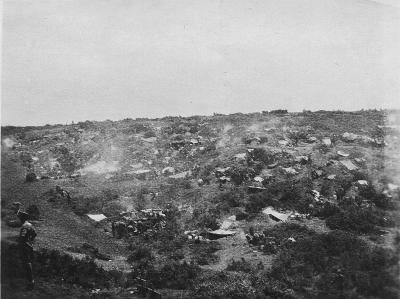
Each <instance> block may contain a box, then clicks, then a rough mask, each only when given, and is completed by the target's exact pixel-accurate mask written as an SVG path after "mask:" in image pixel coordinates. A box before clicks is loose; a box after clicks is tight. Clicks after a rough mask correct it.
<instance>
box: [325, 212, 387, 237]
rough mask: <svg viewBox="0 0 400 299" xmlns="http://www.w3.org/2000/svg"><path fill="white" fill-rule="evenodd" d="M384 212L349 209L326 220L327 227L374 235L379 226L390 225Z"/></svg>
mask: <svg viewBox="0 0 400 299" xmlns="http://www.w3.org/2000/svg"><path fill="white" fill-rule="evenodd" d="M385 219H386V218H385V217H384V214H383V213H382V212H379V211H377V210H375V209H372V208H359V207H354V206H352V207H348V208H347V209H346V210H342V211H340V212H339V213H336V214H334V215H332V216H330V217H328V219H326V225H327V226H328V227H329V228H331V229H341V230H348V231H352V232H357V233H364V234H367V233H372V232H376V231H377V227H376V226H377V225H380V226H387V225H390V223H388V222H387V221H386V220H385Z"/></svg>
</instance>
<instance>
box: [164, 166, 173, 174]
mask: <svg viewBox="0 0 400 299" xmlns="http://www.w3.org/2000/svg"><path fill="white" fill-rule="evenodd" d="M161 173H162V174H166V175H169V174H174V173H175V168H173V167H171V166H168V167H165V168H164V169H163V170H162V171H161Z"/></svg>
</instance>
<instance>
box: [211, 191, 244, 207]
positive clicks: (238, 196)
mask: <svg viewBox="0 0 400 299" xmlns="http://www.w3.org/2000/svg"><path fill="white" fill-rule="evenodd" d="M243 197H244V194H243V192H242V191H241V190H239V189H234V190H232V191H227V192H224V193H221V194H219V195H218V196H217V198H216V201H217V202H218V203H219V206H221V207H225V208H234V207H239V206H240V205H241V204H242V203H243Z"/></svg>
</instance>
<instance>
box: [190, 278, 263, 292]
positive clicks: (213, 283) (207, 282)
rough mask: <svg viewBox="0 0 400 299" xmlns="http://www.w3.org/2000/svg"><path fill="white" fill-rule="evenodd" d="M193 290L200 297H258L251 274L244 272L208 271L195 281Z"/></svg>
mask: <svg viewBox="0 0 400 299" xmlns="http://www.w3.org/2000/svg"><path fill="white" fill-rule="evenodd" d="M191 291H192V292H191V293H192V294H191V295H192V297H193V298H198V299H200V298H210V299H217V298H234V299H242V298H243V299H245V298H257V293H256V290H255V289H254V287H253V286H252V281H251V277H250V275H249V274H247V273H243V272H240V273H238V272H213V273H206V274H204V275H203V276H201V277H200V278H198V279H197V280H196V281H195V283H194V285H193V287H192V290H191ZM260 295H261V294H260ZM259 298H262V297H261V296H260V297H259Z"/></svg>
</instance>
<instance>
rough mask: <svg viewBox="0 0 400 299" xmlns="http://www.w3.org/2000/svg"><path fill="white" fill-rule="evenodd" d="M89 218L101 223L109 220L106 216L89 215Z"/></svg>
mask: <svg viewBox="0 0 400 299" xmlns="http://www.w3.org/2000/svg"><path fill="white" fill-rule="evenodd" d="M87 216H88V217H89V218H90V219H92V220H94V221H96V222H100V221H102V220H104V219H106V218H107V217H106V216H105V215H104V214H87Z"/></svg>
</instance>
